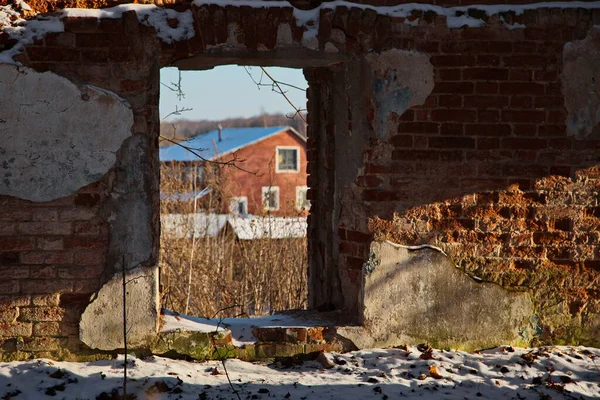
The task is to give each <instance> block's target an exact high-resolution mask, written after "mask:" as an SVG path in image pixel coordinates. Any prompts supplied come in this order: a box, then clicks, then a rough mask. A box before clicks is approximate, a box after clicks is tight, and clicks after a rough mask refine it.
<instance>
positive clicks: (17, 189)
mask: <svg viewBox="0 0 600 400" xmlns="http://www.w3.org/2000/svg"><path fill="white" fill-rule="evenodd" d="M125 20H126V18H124V19H120V20H118V21H114V20H109V21H107V22H106V23H104V24H99V23H98V21H97V20H95V21H94V22H93V23H92V24H89V23H85V22H83V23H81V20H73V21H71V23H70V24H69V23H68V22H67V23H66V24H65V28H66V32H63V33H60V34H55V35H52V36H46V37H45V38H43V39H40V40H38V41H37V42H36V43H35V44H34V45H31V46H30V47H29V48H28V49H27V52H23V53H22V54H21V55H20V56H19V57H20V61H21V62H23V63H24V64H27V65H28V66H29V67H30V68H31V69H28V68H24V67H21V68H20V69H19V70H18V72H17V73H15V72H14V67H13V66H6V65H2V66H1V68H2V72H3V74H2V76H3V78H4V79H2V85H4V87H8V88H9V90H2V91H1V95H2V109H3V110H6V111H10V114H5V113H2V116H1V117H0V118H1V119H2V125H0V129H3V128H5V127H10V130H9V131H3V132H4V133H3V136H4V137H6V135H9V136H10V137H12V138H13V139H14V140H13V141H10V142H8V141H7V142H6V143H5V144H4V145H2V148H3V153H2V156H1V157H2V160H3V162H2V166H3V180H4V181H3V185H4V186H2V194H3V195H2V196H0V204H2V212H1V213H0V214H1V216H0V219H1V220H2V227H1V228H0V276H1V277H2V279H3V284H2V285H0V303H1V306H0V321H1V322H0V342H1V353H0V357H7V358H10V357H15V355H16V356H17V357H21V358H23V357H28V356H30V355H34V354H35V355H38V356H39V355H47V356H53V357H67V358H68V357H72V356H73V354H79V355H82V354H90V353H92V352H97V350H94V349H95V348H99V349H107V347H106V346H103V345H102V343H101V342H99V341H98V340H94V339H95V338H94V334H96V335H102V336H103V338H104V340H105V341H107V342H110V340H113V342H112V343H113V344H114V343H115V340H114V335H113V336H111V335H109V333H110V332H109V331H108V330H107V331H106V332H103V331H102V329H97V328H98V326H92V327H91V328H86V324H85V323H83V324H82V325H81V327H80V323H81V321H80V320H81V316H82V314H84V313H85V311H86V308H88V306H89V303H90V301H91V300H92V299H94V298H96V297H98V296H97V295H96V292H98V291H99V290H100V289H101V288H102V287H103V286H104V284H105V283H107V282H108V281H109V280H110V279H111V278H112V277H113V275H114V274H115V273H116V272H118V271H119V270H120V269H121V268H122V265H123V260H125V267H126V268H127V269H128V270H129V269H135V271H138V272H137V273H138V274H139V271H141V273H142V274H143V277H144V285H145V288H146V289H147V290H143V291H142V292H143V295H138V294H139V293H138V292H139V291H138V290H134V288H133V286H136V285H137V284H138V283H139V281H140V280H139V279H135V280H132V281H131V282H130V283H129V285H130V286H132V288H131V292H132V295H131V298H130V299H129V302H128V307H129V314H130V315H134V316H135V314H134V310H135V309H136V308H137V309H139V304H143V305H144V310H145V313H138V315H137V319H136V318H133V319H132V321H136V324H135V325H140V326H142V329H141V330H139V331H138V330H137V328H133V329H134V330H136V331H137V332H136V333H134V335H133V338H134V339H135V340H136V341H137V339H138V338H137V337H136V336H140V335H148V334H152V333H153V332H155V330H156V324H157V322H158V321H157V313H158V288H157V287H156V285H157V282H158V281H157V273H156V272H157V271H156V257H157V245H158V234H157V232H158V216H157V215H156V214H155V213H154V211H153V210H154V209H156V208H157V206H158V193H157V187H158V168H157V164H158V162H157V160H156V157H154V156H156V154H157V146H156V135H157V132H158V125H159V124H158V109H157V106H158V72H159V68H158V62H157V61H156V54H157V51H156V48H158V46H157V45H158V42H157V41H156V39H155V38H154V36H153V34H148V31H144V29H147V28H144V27H140V26H139V25H138V20H137V18H136V17H135V15H133V19H130V23H129V24H126V23H125ZM76 32H77V33H76ZM107 32H110V33H107ZM109 49H110V50H109ZM153 60H154V61H153ZM32 70H35V71H37V72H39V73H37V72H33V71H32ZM6 71H7V72H6ZM46 71H51V72H46ZM11 74H12V75H13V77H14V79H8V78H9V77H10V75H11ZM57 75H60V76H57ZM7 77H8V78H7ZM7 81H8V83H7ZM6 85H8V86H6ZM11 85H12V86H11ZM7 97H10V98H7ZM63 103H64V104H63ZM62 105H64V107H62V108H61V106H62ZM11 152H12V153H14V154H12V155H11V154H10V153H11ZM18 162H19V163H21V164H20V165H19V167H18V168H15V167H13V165H16V164H17V163H18ZM11 168H14V169H15V170H14V171H11ZM6 173H12V175H11V176H9V177H6V176H4V175H5V174H6ZM8 178H10V179H8ZM34 184H35V186H32V185H34ZM25 199H29V200H25ZM149 282H150V283H149ZM137 286H139V285H137ZM105 291H106V290H105ZM109 298H110V302H108V303H107V301H106V298H104V297H103V296H99V297H98V298H97V299H96V301H95V305H94V306H91V311H88V314H90V313H92V312H93V311H94V307H95V309H96V310H97V309H98V306H99V305H100V304H101V305H102V306H103V307H104V308H105V309H104V311H105V314H107V313H106V310H109V309H111V307H109V306H112V309H115V307H116V306H117V305H120V304H121V303H120V297H119V296H109ZM111 302H112V303H111ZM109 303H111V304H109ZM92 304H94V303H92ZM120 309H121V308H120V307H119V310H120ZM140 317H142V319H143V320H144V321H140V320H139V318H140ZM93 319H94V320H95V321H97V322H98V321H102V319H101V318H100V317H99V316H98V315H95V316H94V317H93ZM108 320H109V321H113V320H114V316H112V315H110V316H108ZM106 321H107V319H106V318H105V319H104V322H106ZM113 322H114V321H113ZM141 322H145V323H141ZM87 326H89V324H88V325H87ZM86 329H87V331H86ZM82 339H83V342H82ZM138 342H139V341H138ZM121 345H122V344H121V342H118V343H117V345H115V347H120V346H121ZM15 350H19V352H18V353H15V352H14V351H15Z"/></svg>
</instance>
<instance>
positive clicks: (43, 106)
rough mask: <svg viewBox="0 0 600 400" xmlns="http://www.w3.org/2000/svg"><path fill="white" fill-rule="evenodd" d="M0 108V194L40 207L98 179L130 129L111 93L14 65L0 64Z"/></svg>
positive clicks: (124, 107) (128, 114)
mask: <svg viewBox="0 0 600 400" xmlns="http://www.w3.org/2000/svg"><path fill="white" fill-rule="evenodd" d="M0 110H2V113H1V116H0V136H1V137H2V138H3V140H2V143H0V194H2V195H9V196H15V197H19V198H22V199H26V200H32V201H38V202H42V201H50V200H54V199H57V198H60V197H64V196H68V195H70V194H72V193H73V192H75V191H77V190H78V189H80V188H81V187H83V186H86V185H88V184H90V183H92V182H95V181H97V180H98V179H100V178H101V177H102V176H104V175H105V174H106V173H107V172H108V170H109V169H110V168H111V167H112V166H113V165H114V163H115V160H116V152H117V150H118V149H119V148H120V146H121V143H122V142H123V140H125V139H126V138H127V137H129V136H130V135H131V127H132V125H133V113H132V111H131V108H130V106H129V105H128V104H127V102H126V101H125V100H123V99H121V98H120V97H118V96H117V95H116V94H114V93H112V92H108V91H106V90H103V89H99V88H95V87H93V86H81V87H78V86H76V85H75V84H73V83H72V82H70V81H69V80H68V79H66V78H63V77H61V76H58V75H56V74H53V73H51V72H44V73H38V72H35V71H34V70H32V69H29V68H24V67H16V66H14V65H0Z"/></svg>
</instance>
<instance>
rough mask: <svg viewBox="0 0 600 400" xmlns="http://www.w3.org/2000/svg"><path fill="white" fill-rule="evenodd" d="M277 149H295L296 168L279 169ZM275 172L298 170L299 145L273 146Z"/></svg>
mask: <svg viewBox="0 0 600 400" xmlns="http://www.w3.org/2000/svg"><path fill="white" fill-rule="evenodd" d="M279 150H296V169H279ZM275 172H276V173H278V174H285V173H293V174H296V173H298V172H300V147H299V146H276V147H275Z"/></svg>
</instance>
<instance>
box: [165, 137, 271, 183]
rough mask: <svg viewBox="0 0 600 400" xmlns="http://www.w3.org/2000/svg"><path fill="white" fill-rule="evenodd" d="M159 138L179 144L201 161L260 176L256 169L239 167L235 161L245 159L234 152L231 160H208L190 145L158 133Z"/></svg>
mask: <svg viewBox="0 0 600 400" xmlns="http://www.w3.org/2000/svg"><path fill="white" fill-rule="evenodd" d="M160 138H161V139H162V140H166V141H167V142H170V143H173V144H174V145H176V146H179V147H181V148H183V149H185V150H187V151H189V152H190V153H192V154H193V155H195V156H196V157H198V158H199V159H200V160H201V161H204V162H207V163H212V164H215V165H228V166H232V167H234V168H236V169H239V170H240V171H243V172H247V173H249V174H252V175H256V176H260V175H258V170H256V171H249V170H247V169H244V168H242V167H240V166H239V165H237V164H236V162H245V161H246V160H245V159H242V160H240V159H238V158H237V156H236V155H235V153H234V155H233V158H232V159H231V160H228V161H215V160H209V159H207V158H205V157H203V156H202V155H200V154H199V153H198V152H197V151H196V150H194V149H193V148H192V147H188V146H186V145H183V144H181V143H179V142H176V141H175V140H172V139H169V138H168V137H166V136H163V135H160Z"/></svg>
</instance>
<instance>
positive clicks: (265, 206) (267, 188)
mask: <svg viewBox="0 0 600 400" xmlns="http://www.w3.org/2000/svg"><path fill="white" fill-rule="evenodd" d="M269 192H275V200H276V202H277V205H276V206H275V207H269V204H268V202H266V201H265V199H266V196H265V195H266V194H267V193H269ZM261 199H262V206H263V210H265V211H278V210H279V206H280V202H279V186H263V187H262V198H261Z"/></svg>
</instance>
